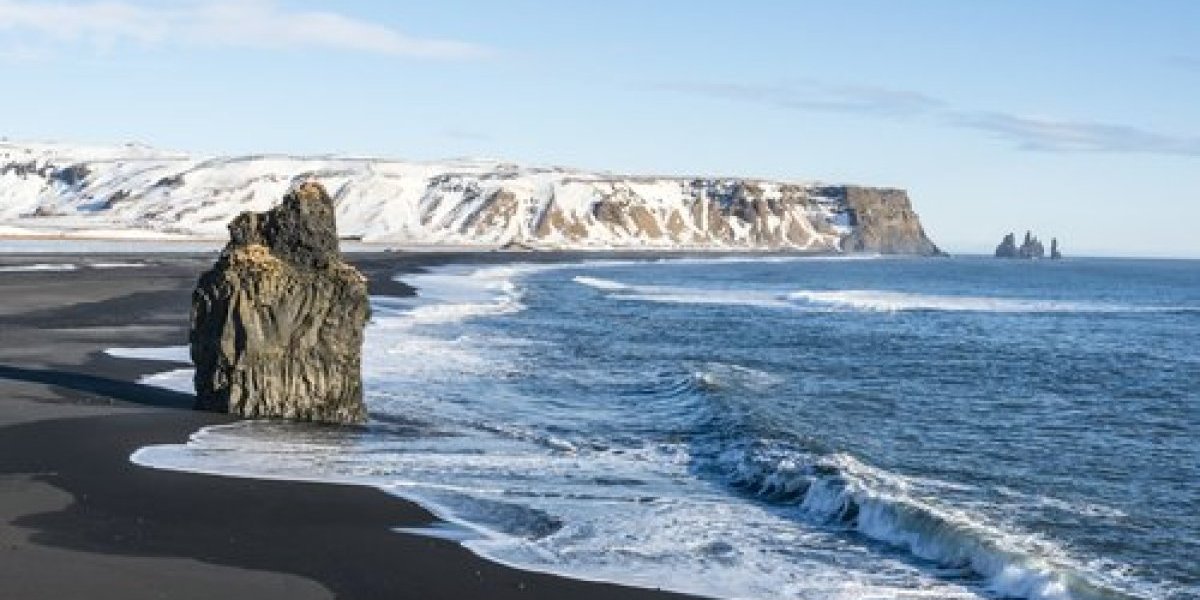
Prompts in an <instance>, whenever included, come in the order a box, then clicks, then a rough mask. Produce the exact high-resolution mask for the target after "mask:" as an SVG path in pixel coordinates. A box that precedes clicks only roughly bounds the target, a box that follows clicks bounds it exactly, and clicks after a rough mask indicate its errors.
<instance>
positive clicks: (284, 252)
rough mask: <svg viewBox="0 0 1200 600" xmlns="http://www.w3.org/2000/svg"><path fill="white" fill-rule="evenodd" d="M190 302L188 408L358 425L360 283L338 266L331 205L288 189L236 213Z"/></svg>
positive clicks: (318, 195)
mask: <svg viewBox="0 0 1200 600" xmlns="http://www.w3.org/2000/svg"><path fill="white" fill-rule="evenodd" d="M229 234H230V241H229V244H228V245H226V246H225V250H224V251H223V252H222V253H221V256H220V258H219V259H218V260H217V263H216V265H215V266H214V267H213V269H212V270H210V271H208V272H206V273H204V274H203V275H202V276H201V277H200V281H199V284H198V285H197V287H196V291H195V292H194V293H193V295H192V323H191V334H190V336H189V338H190V339H189V341H190V343H191V354H192V361H193V362H194V363H195V365H196V379H195V384H196V408H197V409H201V410H211V411H218V412H229V413H232V414H236V415H240V416H243V417H281V418H287V419H297V420H304V421H322V422H330V423H359V422H362V421H364V420H365V419H366V408H365V407H364V405H363V401H362V373H361V353H362V342H363V328H364V326H365V325H366V321H367V317H368V314H369V307H368V304H367V286H366V278H364V277H363V275H362V274H361V273H359V272H358V270H356V269H355V268H354V267H352V266H350V265H348V264H346V263H345V262H342V259H341V256H340V253H339V252H338V238H337V229H336V224H335V222H334V207H333V201H332V200H331V199H330V198H329V195H328V194H327V193H326V192H325V188H323V187H322V186H321V185H320V184H318V183H315V182H306V183H303V184H300V185H299V186H296V187H294V188H293V189H292V191H290V192H289V193H288V194H287V195H286V196H285V197H284V199H283V202H282V203H281V204H279V206H277V207H275V208H274V209H272V210H270V211H268V212H265V213H254V212H244V213H242V214H241V215H239V216H238V217H236V218H235V219H234V220H233V221H232V222H231V223H230V224H229Z"/></svg>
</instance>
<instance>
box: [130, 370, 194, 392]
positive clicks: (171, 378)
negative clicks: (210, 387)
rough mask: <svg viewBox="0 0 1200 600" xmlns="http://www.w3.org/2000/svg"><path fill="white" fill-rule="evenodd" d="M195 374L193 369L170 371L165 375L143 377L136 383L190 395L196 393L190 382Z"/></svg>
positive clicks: (155, 374)
mask: <svg viewBox="0 0 1200 600" xmlns="http://www.w3.org/2000/svg"><path fill="white" fill-rule="evenodd" d="M195 374H196V370H195V369H172V370H170V371H166V372H165V373H154V374H151V375H143V376H142V377H140V378H139V379H138V383H141V384H143V385H152V386H154V387H159V388H164V389H168V390H171V391H173V392H182V393H184V394H192V393H194V392H195V391H196V388H195V384H194V383H193V381H192V379H193V377H194V376H195Z"/></svg>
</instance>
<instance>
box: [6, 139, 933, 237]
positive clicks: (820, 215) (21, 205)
mask: <svg viewBox="0 0 1200 600" xmlns="http://www.w3.org/2000/svg"><path fill="white" fill-rule="evenodd" d="M310 177H313V178H316V179H317V180H319V181H320V182H321V183H323V184H324V185H325V186H326V188H327V189H328V190H329V192H330V194H331V195H332V196H333V197H334V200H335V202H336V205H337V217H338V228H339V231H340V235H342V236H343V237H345V238H358V239H362V240H363V241H367V242H383V243H395V244H410V245H417V244H453V245H480V246H490V247H494V246H503V245H506V244H519V245H525V246H529V247H535V248H655V249H670V248H681V249H682V248H707V249H790V250H809V251H832V252H838V251H869V252H897V253H913V254H932V253H936V252H937V249H936V247H935V246H934V245H933V244H932V243H931V242H929V240H928V239H927V238H926V237H925V234H924V232H923V231H922V230H921V227H920V224H919V221H918V220H917V217H916V214H915V213H913V211H912V208H911V206H910V203H909V200H908V197H907V195H906V194H905V193H904V192H903V191H901V190H892V189H877V188H864V187H857V186H830V185H820V184H804V183H783V182H772V181H762V180H752V179H737V178H667V177H639V176H622V175H613V174H609V173H599V172H589V171H580V170H573V169H565V168H556V167H549V168H540V167H520V166H517V165H514V164H511V163H506V162H501V161H490V160H453V161H441V162H405V161H397V160H381V159H370V158H351V157H335V156H306V157H296V156H283V155H253V156H236V157H215V156H208V157H206V156H189V155H186V154H180V153H174V152H165V151H160V150H155V149H152V148H147V147H145V146H139V145H124V146H113V147H80V146H70V145H64V144H34V143H13V142H0V235H14V234H26V235H29V234H46V233H50V234H59V233H64V232H66V233H69V234H72V235H92V236H96V237H148V238H165V237H188V238H195V237H199V238H218V239H220V238H224V237H225V236H226V229H225V226H226V224H227V223H228V222H229V221H230V219H232V218H233V217H235V216H236V215H238V214H239V213H241V212H242V211H247V210H253V211H263V210H266V209H268V208H270V207H271V206H272V205H273V204H274V203H276V202H278V201H279V199H280V198H281V197H282V196H283V194H284V193H285V192H286V191H287V190H288V188H289V187H290V185H291V183H292V182H293V181H294V180H297V179H299V178H310Z"/></svg>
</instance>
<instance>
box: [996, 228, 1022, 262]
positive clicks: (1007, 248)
mask: <svg viewBox="0 0 1200 600" xmlns="http://www.w3.org/2000/svg"><path fill="white" fill-rule="evenodd" d="M1016 257H1017V236H1016V235H1014V234H1011V233H1010V234H1008V235H1006V236H1004V239H1003V240H1001V241H1000V245H999V246H996V258H1016Z"/></svg>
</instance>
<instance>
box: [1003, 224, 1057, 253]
mask: <svg viewBox="0 0 1200 600" xmlns="http://www.w3.org/2000/svg"><path fill="white" fill-rule="evenodd" d="M1057 247H1058V240H1057V239H1055V240H1052V244H1051V252H1050V254H1051V258H1054V253H1055V252H1056V251H1057V250H1056V248H1057ZM995 256H996V258H1025V259H1032V258H1045V257H1046V247H1045V246H1043V245H1042V242H1041V240H1039V239H1037V237H1036V236H1034V235H1033V232H1030V231H1026V232H1025V240H1024V241H1023V242H1021V245H1020V246H1017V236H1015V235H1013V234H1011V233H1010V234H1008V235H1005V236H1004V239H1003V240H1002V241H1001V242H1000V245H999V246H996V253H995Z"/></svg>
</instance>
